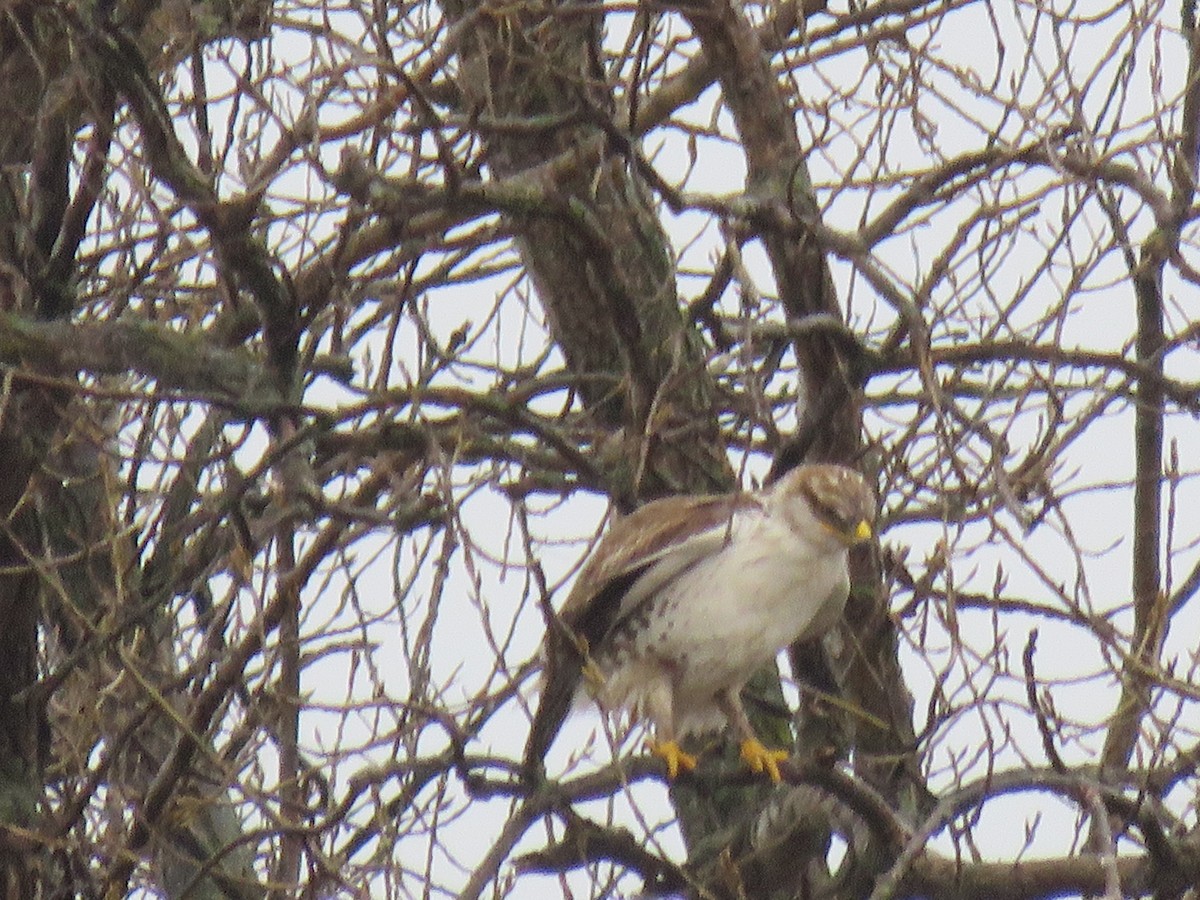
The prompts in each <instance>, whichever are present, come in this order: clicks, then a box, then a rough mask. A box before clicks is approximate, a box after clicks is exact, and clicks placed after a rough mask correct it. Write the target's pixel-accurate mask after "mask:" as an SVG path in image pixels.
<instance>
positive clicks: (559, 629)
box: [524, 494, 758, 775]
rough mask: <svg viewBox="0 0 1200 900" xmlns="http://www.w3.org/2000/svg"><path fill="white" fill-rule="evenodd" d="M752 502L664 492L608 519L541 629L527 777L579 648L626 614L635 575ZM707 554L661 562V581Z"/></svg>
mask: <svg viewBox="0 0 1200 900" xmlns="http://www.w3.org/2000/svg"><path fill="white" fill-rule="evenodd" d="M757 503H758V501H757V500H756V499H755V498H754V497H753V496H751V495H748V494H726V495H721V496H701V497H665V498H663V499H661V500H656V501H654V502H653V503H649V504H647V505H646V506H643V507H641V508H640V509H638V510H635V511H634V512H633V513H631V514H630V515H628V516H625V517H623V518H621V519H618V520H617V521H615V522H614V523H613V524H612V526H611V527H610V528H609V530H608V533H607V534H605V535H604V537H603V539H601V541H600V544H599V545H598V546H597V547H596V550H595V552H594V553H593V554H592V556H591V558H590V559H589V560H588V561H587V563H586V564H585V565H584V567H583V569H582V570H581V571H580V573H579V577H578V578H576V580H575V584H574V586H573V587H572V588H571V592H570V594H568V595H567V600H566V602H565V603H564V604H563V608H562V611H561V612H560V613H559V614H558V615H557V616H555V617H554V619H553V621H551V622H550V623H549V627H548V628H547V630H546V642H545V658H546V670H545V676H544V679H543V683H542V696H541V700H540V702H539V704H538V710H537V713H536V714H535V715H534V719H533V724H532V726H531V728H530V733H529V740H528V741H527V743H526V745H525V759H524V771H525V772H526V774H527V775H532V774H534V773H537V772H540V770H541V762H542V758H543V757H544V756H545V755H546V751H547V750H549V749H550V744H551V743H552V742H553V740H554V737H555V735H557V734H558V730H559V728H561V727H562V723H563V721H564V720H565V719H566V717H567V713H568V712H570V709H571V703H572V701H573V699H574V696H575V692H576V690H577V689H578V687H579V681H580V677H581V671H582V666H583V663H584V662H585V661H586V654H587V652H588V651H589V650H590V649H592V648H595V647H599V646H601V645H602V644H603V643H604V641H605V639H606V638H607V637H608V635H609V634H610V633H611V631H612V629H613V626H614V625H615V624H616V623H617V622H618V621H619V620H620V619H621V618H622V615H623V614H624V613H627V612H628V609H627V607H628V605H629V604H628V602H627V598H628V595H629V593H630V590H631V589H632V588H633V586H634V585H635V584H636V583H637V582H638V580H639V579H640V578H641V577H642V576H643V575H645V574H646V573H647V571H648V570H649V569H650V568H651V567H653V566H654V565H655V563H657V562H660V561H662V560H664V558H665V557H667V556H668V555H669V554H671V553H672V552H673V551H682V550H683V548H684V547H685V546H686V545H687V544H688V541H689V538H691V539H693V540H694V539H695V537H696V536H697V535H702V534H704V533H706V532H710V531H711V530H713V529H715V528H718V527H720V526H723V525H725V524H726V523H727V522H729V520H730V517H731V516H732V515H733V513H734V512H735V511H737V510H739V509H744V508H747V507H750V506H754V505H756V504H757ZM708 552H711V549H707V548H704V547H696V548H695V549H694V554H693V555H691V556H689V555H688V554H686V553H684V554H683V557H684V558H683V559H681V561H680V565H679V566H678V568H676V569H674V570H672V569H670V567H668V570H667V574H665V575H664V576H663V577H664V580H668V579H669V578H670V577H673V575H674V574H678V572H679V571H682V569H683V568H686V566H687V565H688V564H690V562H692V561H694V560H695V559H697V558H699V556H700V555H703V554H705V553H708Z"/></svg>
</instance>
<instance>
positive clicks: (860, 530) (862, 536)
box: [854, 519, 874, 544]
mask: <svg viewBox="0 0 1200 900" xmlns="http://www.w3.org/2000/svg"><path fill="white" fill-rule="evenodd" d="M873 533H874V532H872V530H871V523H870V522H868V521H867V520H866V519H863V520H862V521H861V522H859V523H858V526H857V527H856V528H855V529H854V543H856V544H861V543H863V541H869V540H870V539H871V536H872V534H873Z"/></svg>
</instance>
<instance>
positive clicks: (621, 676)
mask: <svg viewBox="0 0 1200 900" xmlns="http://www.w3.org/2000/svg"><path fill="white" fill-rule="evenodd" d="M874 522H875V498H874V495H873V493H872V491H871V489H870V488H869V487H868V485H867V482H866V480H865V479H864V478H863V476H862V475H861V474H859V473H858V472H856V471H854V470H853V469H849V468H847V467H845V466H840V465H832V464H823V463H811V464H804V465H800V466H797V467H795V468H793V469H791V470H790V471H788V472H787V473H785V474H784V475H783V476H781V477H780V478H779V479H778V480H776V481H775V482H773V483H772V484H770V485H768V486H767V487H765V488H762V489H760V490H754V491H740V492H734V493H729V494H720V495H703V496H697V495H682V496H671V497H663V498H661V499H658V500H654V501H652V502H650V503H648V504H646V505H645V506H642V507H640V508H639V509H636V510H634V511H633V512H632V513H630V514H629V515H627V516H624V517H622V518H618V519H616V520H615V521H614V522H613V523H612V525H611V526H610V527H609V529H608V531H607V532H606V533H605V534H604V536H603V537H602V538H601V540H600V541H599V542H598V544H597V545H596V547H595V549H594V550H593V552H592V554H591V556H590V557H589V558H588V559H587V561H586V562H585V563H584V565H583V567H582V568H581V569H580V572H579V575H578V577H577V578H576V580H575V583H574V585H573V586H572V588H571V590H570V592H569V593H568V595H567V599H566V600H565V602H564V603H563V605H562V608H561V609H560V610H559V611H558V612H556V613H555V612H553V611H549V613H548V620H549V621H548V623H547V631H546V636H545V639H544V641H543V648H542V649H543V673H542V688H541V697H540V699H539V703H538V707H537V711H536V712H535V713H534V717H533V721H532V724H531V727H530V733H529V737H528V739H527V741H526V746H525V753H524V759H523V765H522V771H523V773H525V774H526V775H529V776H532V775H533V774H535V773H544V757H545V755H546V752H547V751H548V750H549V749H550V745H551V744H552V743H553V741H554V739H555V737H556V735H557V734H558V731H559V729H560V728H561V726H562V723H563V721H564V720H565V719H566V717H567V715H568V714H569V713H570V711H571V709H572V707H573V706H574V705H576V704H577V703H581V702H585V701H586V699H587V698H589V697H590V699H592V700H594V701H595V702H596V703H597V704H598V705H599V706H600V708H601V710H602V711H604V712H605V713H609V714H613V713H617V712H619V711H621V710H627V711H630V712H632V713H633V715H634V716H635V717H636V718H642V719H649V721H650V723H651V724H652V726H653V737H652V738H650V740H648V742H647V745H648V748H649V750H650V752H651V753H652V754H654V755H656V756H658V757H660V758H661V759H662V760H663V762H664V763H665V765H666V771H667V776H668V778H669V779H674V778H676V777H677V776H678V774H679V773H680V772H686V771H691V770H692V769H695V768H696V766H697V764H698V760H697V758H696V757H695V756H694V755H692V754H690V753H688V752H687V751H685V750H684V749H683V748H682V746H681V745H680V743H679V741H680V739H681V738H683V737H685V736H687V735H689V734H693V733H703V732H706V731H713V730H717V729H719V728H721V727H722V726H723V725H728V726H729V727H731V728H732V729H733V731H734V732H735V734H736V735H737V737H738V738H739V739H740V751H741V758H742V760H743V761H744V762H745V764H746V765H747V766H748V767H749V768H750V769H751V771H753V772H755V773H760V774H763V773H765V774H766V775H767V776H768V777H769V778H770V779H771V780H772V781H773V782H776V783H778V782H779V781H780V777H781V776H780V772H779V764H780V763H781V762H782V761H783V760H785V759H787V756H788V753H787V751H785V750H778V749H770V748H768V747H766V746H764V745H763V743H762V742H761V741H760V740H759V739H758V737H757V735H756V734H755V732H754V729H753V727H752V726H751V724H750V721H749V719H748V718H747V716H746V712H745V709H744V708H743V706H742V701H741V696H740V695H741V689H742V688H743V687H744V685H745V683H746V681H747V680H748V679H749V678H750V676H751V675H752V674H753V673H754V672H755V671H757V670H758V669H760V668H761V667H762V666H763V665H765V664H766V663H768V662H770V661H771V660H773V659H774V658H775V656H776V655H777V654H778V653H779V651H780V650H782V649H783V648H784V647H787V646H788V645H790V644H792V643H794V642H796V641H812V640H816V639H819V638H820V637H821V636H822V635H824V634H825V633H826V632H828V631H829V630H830V629H831V628H833V627H834V625H835V624H836V623H837V621H838V619H839V617H840V616H841V613H842V610H843V608H844V607H845V603H846V599H847V596H848V594H849V590H850V575H849V561H848V553H849V550H850V548H851V547H854V546H855V545H858V544H861V543H864V542H866V541H869V540H871V539H872V537H873V536H874Z"/></svg>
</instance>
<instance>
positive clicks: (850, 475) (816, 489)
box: [771, 464, 875, 547]
mask: <svg viewBox="0 0 1200 900" xmlns="http://www.w3.org/2000/svg"><path fill="white" fill-rule="evenodd" d="M771 493H772V495H773V496H775V497H780V498H781V499H783V501H784V502H785V503H786V504H787V505H788V506H793V508H794V505H795V504H800V505H801V512H802V513H803V514H805V515H806V516H811V518H812V519H813V520H815V521H816V522H817V523H818V524H819V525H820V526H821V528H822V529H823V530H824V531H825V532H826V533H828V534H830V535H831V536H833V537H834V538H836V539H837V541H838V542H839V543H841V544H842V545H844V546H846V547H853V546H855V545H857V544H861V543H864V542H866V541H869V540H870V539H871V538H872V537H873V536H874V534H875V529H874V523H875V496H874V494H872V492H871V489H870V488H869V487H868V486H867V482H866V479H864V478H863V477H862V475H860V474H859V473H858V472H855V471H854V470H853V469H847V468H846V467H845V466H835V465H824V464H821V465H816V464H814V465H804V466H798V467H796V468H795V469H792V470H791V471H790V472H788V473H787V474H786V475H784V476H783V477H782V478H781V479H779V481H778V482H777V483H776V484H775V485H774V486H773V488H772V491H771Z"/></svg>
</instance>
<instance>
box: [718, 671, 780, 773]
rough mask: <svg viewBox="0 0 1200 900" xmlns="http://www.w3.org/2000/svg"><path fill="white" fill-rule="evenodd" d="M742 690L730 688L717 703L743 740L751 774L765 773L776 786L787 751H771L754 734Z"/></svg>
mask: <svg viewBox="0 0 1200 900" xmlns="http://www.w3.org/2000/svg"><path fill="white" fill-rule="evenodd" d="M739 694H740V688H736V687H733V688H728V689H726V690H724V691H722V692H721V693H720V694H719V695H718V696H717V703H718V705H719V706H720V707H721V711H722V712H724V713H725V718H727V719H728V720H729V724H730V725H731V726H733V730H734V731H735V732H737V735H738V737H739V738H741V750H742V760H743V761H744V762H745V763H746V765H747V766H749V767H750V771H751V772H765V773H766V774H767V777H768V778H770V779H771V781H773V782H775V784H779V782H780V780H781V778H780V775H779V764H780V763H781V762H783V761H784V760H786V759H787V758H788V752H787V751H786V750H771V749H770V748H768V747H766V746H764V745H763V743H762V741H760V740H759V739H758V736H757V735H756V734H755V733H754V728H753V726H751V724H750V720H749V719H748V718H746V711H745V710H744V709H743V708H742V698H741V696H739Z"/></svg>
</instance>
